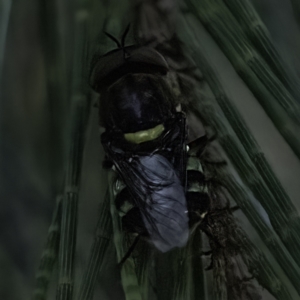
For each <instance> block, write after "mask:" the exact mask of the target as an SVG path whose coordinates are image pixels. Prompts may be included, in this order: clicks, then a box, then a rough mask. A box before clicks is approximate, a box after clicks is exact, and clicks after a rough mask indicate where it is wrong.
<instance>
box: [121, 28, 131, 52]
mask: <svg viewBox="0 0 300 300" xmlns="http://www.w3.org/2000/svg"><path fill="white" fill-rule="evenodd" d="M129 29H130V23H129V24H128V25H127V27H126V29H125V31H124V33H123V35H122V40H121V45H122V48H123V49H124V47H125V39H126V36H127V33H128V31H129Z"/></svg>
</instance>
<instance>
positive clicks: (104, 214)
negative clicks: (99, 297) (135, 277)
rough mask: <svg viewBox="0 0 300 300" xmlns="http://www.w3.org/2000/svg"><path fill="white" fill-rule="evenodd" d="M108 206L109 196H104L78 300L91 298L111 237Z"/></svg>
mask: <svg viewBox="0 0 300 300" xmlns="http://www.w3.org/2000/svg"><path fill="white" fill-rule="evenodd" d="M109 207H110V202H109V197H106V198H105V201H104V203H103V205H102V206H101V209H100V215H99V220H98V224H97V228H96V235H95V239H94V243H93V245H92V249H91V253H90V257H89V261H88V265H87V268H86V270H85V272H84V275H83V280H82V283H81V287H80V291H79V297H78V300H92V299H93V294H94V289H95V284H96V281H97V277H98V274H99V271H100V269H101V266H102V263H103V261H104V258H105V253H106V250H107V247H108V245H109V242H110V239H111V237H112V221H111V215H110V212H109Z"/></svg>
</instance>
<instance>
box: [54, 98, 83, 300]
mask: <svg viewBox="0 0 300 300" xmlns="http://www.w3.org/2000/svg"><path fill="white" fill-rule="evenodd" d="M86 102H87V100H86V98H85V97H79V98H78V99H74V102H73V105H74V107H73V109H74V111H73V116H72V123H71V124H72V134H71V137H72V141H71V145H70V151H69V159H68V165H67V171H66V184H65V196H64V201H63V205H62V230H61V240H60V249H59V286H58V290H57V299H60V300H71V299H72V294H73V284H74V279H73V276H74V274H73V273H74V258H75V247H76V233H77V207H78V189H79V179H80V171H81V161H82V155H83V143H84V139H83V135H84V127H85V126H84V125H85V119H86V118H85V117H86V105H87V103H86Z"/></svg>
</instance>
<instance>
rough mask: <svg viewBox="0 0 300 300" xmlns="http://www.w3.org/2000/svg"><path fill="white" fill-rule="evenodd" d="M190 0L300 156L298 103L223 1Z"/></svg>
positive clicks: (194, 12)
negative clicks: (195, 1)
mask: <svg viewBox="0 0 300 300" xmlns="http://www.w3.org/2000/svg"><path fill="white" fill-rule="evenodd" d="M187 3H188V5H189V7H190V11H191V13H192V14H193V15H194V16H195V17H196V18H197V19H198V20H199V21H200V22H202V23H203V24H204V26H205V27H206V28H207V29H208V31H209V32H210V33H211V34H212V36H213V37H214V38H215V39H216V41H217V42H218V43H219V45H220V46H221V48H222V50H223V51H224V52H225V54H226V55H227V57H228V59H229V60H230V61H231V63H232V65H233V66H234V68H235V69H236V71H237V72H238V74H239V75H240V76H241V77H242V78H243V80H244V81H245V82H246V84H247V85H248V86H249V87H250V88H251V90H252V92H253V93H254V94H255V95H256V96H257V99H258V100H259V102H260V103H261V105H262V106H263V107H264V109H265V111H266V113H267V114H268V115H269V117H270V118H271V119H272V121H273V122H274V124H275V126H276V127H277V128H278V130H279V131H280V133H281V134H282V136H283V137H284V138H285V139H286V141H287V142H288V144H289V145H290V146H291V148H292V149H293V150H294V152H295V154H296V155H297V156H298V157H300V139H299V136H298V132H299V130H300V127H299V124H300V122H299V120H300V118H299V116H300V114H299V112H300V110H299V109H300V106H299V103H298V102H296V101H295V99H294V98H293V97H292V95H291V94H290V92H289V91H288V90H287V89H286V88H285V87H284V85H283V84H282V83H281V82H280V80H279V79H278V78H277V77H276V76H275V74H274V73H273V72H272V70H271V69H270V67H269V66H268V64H267V63H266V62H265V61H264V60H263V58H262V57H261V56H260V54H259V53H258V52H257V51H256V49H255V48H254V47H253V46H252V44H251V43H250V42H249V40H248V38H247V37H246V36H245V34H244V33H243V31H242V29H241V28H240V25H239V24H238V23H237V21H236V20H235V19H234V17H233V16H232V15H231V13H230V11H229V10H228V8H227V7H226V6H225V4H224V3H222V1H220V0H215V1H207V0H201V1H199V2H197V5H196V4H194V2H193V1H190V0H188V1H187Z"/></svg>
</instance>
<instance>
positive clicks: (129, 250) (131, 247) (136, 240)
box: [118, 235, 140, 267]
mask: <svg viewBox="0 0 300 300" xmlns="http://www.w3.org/2000/svg"><path fill="white" fill-rule="evenodd" d="M139 240H140V235H138V236H136V238H135V239H134V241H133V243H132V245H131V246H130V248H129V249H128V251H127V253H126V254H125V256H124V257H123V258H122V260H121V261H120V262H119V263H118V266H119V267H122V265H123V264H124V262H125V261H126V260H127V259H128V258H129V256H130V255H131V253H132V252H133V250H134V248H135V246H136V245H137V243H138V241H139Z"/></svg>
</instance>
